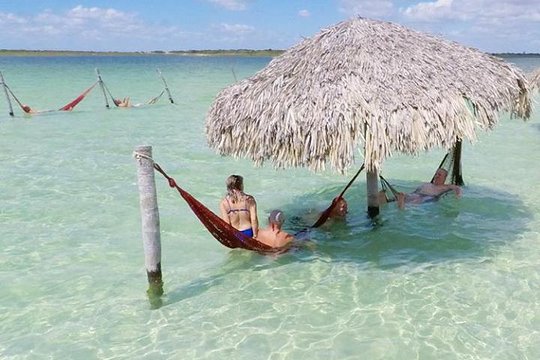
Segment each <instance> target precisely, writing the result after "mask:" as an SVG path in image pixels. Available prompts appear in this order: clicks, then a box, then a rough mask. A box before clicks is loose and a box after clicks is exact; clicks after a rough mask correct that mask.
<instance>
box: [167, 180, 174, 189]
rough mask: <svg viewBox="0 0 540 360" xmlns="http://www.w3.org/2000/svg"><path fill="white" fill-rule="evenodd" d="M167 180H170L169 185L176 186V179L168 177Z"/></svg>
mask: <svg viewBox="0 0 540 360" xmlns="http://www.w3.org/2000/svg"><path fill="white" fill-rule="evenodd" d="M167 180H169V186H170V187H172V188H175V187H176V181H174V179H173V178H168V179H167Z"/></svg>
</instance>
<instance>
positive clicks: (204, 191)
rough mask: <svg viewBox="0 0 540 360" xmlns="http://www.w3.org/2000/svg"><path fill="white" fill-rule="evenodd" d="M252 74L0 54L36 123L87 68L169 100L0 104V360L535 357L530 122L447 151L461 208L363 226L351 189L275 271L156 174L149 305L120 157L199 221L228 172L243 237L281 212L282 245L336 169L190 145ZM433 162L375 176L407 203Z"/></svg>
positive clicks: (272, 262) (447, 202) (334, 183)
mask: <svg viewBox="0 0 540 360" xmlns="http://www.w3.org/2000/svg"><path fill="white" fill-rule="evenodd" d="M509 60H510V61H513V62H515V63H516V64H517V65H518V66H521V67H522V68H523V69H524V70H526V71H529V70H532V69H533V68H535V67H537V66H540V59H538V58H510V59H509ZM268 61H269V59H266V58H195V57H193V58H190V57H167V56H163V57H159V56H152V57H145V56H140V57H80V58H74V57H56V58H55V57H44V58H12V57H9V58H2V57H0V70H1V71H2V72H3V74H4V76H5V78H6V81H7V83H8V84H9V85H10V87H11V89H12V90H13V91H14V92H15V94H16V95H17V96H18V97H19V98H20V99H21V101H23V102H25V103H28V104H30V105H31V106H32V107H34V108H36V109H51V108H58V107H60V106H62V105H64V104H66V103H67V102H69V101H70V100H71V99H73V98H74V97H75V96H77V95H78V94H79V93H80V92H81V91H82V90H83V89H85V88H86V87H88V86H90V85H91V84H92V83H93V82H94V81H95V73H94V69H95V68H99V69H100V70H101V73H102V75H103V78H104V80H105V82H106V84H107V85H108V87H109V89H110V90H111V92H112V93H113V94H114V95H115V96H117V97H123V96H128V95H129V96H131V98H132V100H133V101H134V102H144V101H145V100H148V99H150V98H151V97H153V96H156V95H157V94H159V92H160V91H161V89H162V84H161V81H160V79H159V77H158V76H157V74H156V71H155V69H156V68H160V69H161V71H162V72H163V74H164V75H165V77H166V79H167V81H168V84H169V88H170V89H171V91H172V95H173V97H174V99H175V101H176V105H171V104H169V103H168V102H167V99H166V97H164V98H162V99H161V101H160V102H159V103H158V104H157V105H155V106H151V107H141V108H130V109H106V108H105V106H104V100H103V96H102V94H101V93H100V90H99V88H96V89H95V90H94V91H93V92H92V93H91V94H90V95H89V96H88V98H87V99H86V100H85V101H83V102H82V103H81V104H80V105H79V106H78V107H77V108H76V109H75V111H73V112H71V113H48V114H43V115H37V116H24V115H22V114H21V111H20V110H19V109H17V108H16V109H15V111H16V117H15V118H10V117H9V115H8V107H7V103H6V101H5V99H4V98H3V97H2V98H1V99H0V194H1V195H0V199H1V205H2V206H1V207H0V245H1V248H2V251H1V252H0V283H1V284H2V286H1V287H0V358H2V359H66V358H70V359H305V358H309V359H394V358H399V359H417V358H418V359H537V358H539V357H540V307H539V302H538V299H539V296H540V266H539V260H538V259H540V219H539V216H538V214H539V210H540V205H539V204H540V190H539V189H540V188H539V187H538V184H539V183H540V171H539V170H538V163H539V160H540V121H539V120H540V110H537V112H536V113H535V115H534V116H533V118H532V119H531V121H529V122H526V123H525V122H522V121H517V120H510V119H508V118H506V117H504V118H503V119H502V121H501V123H500V125H499V126H497V128H496V129H495V130H494V131H492V132H488V133H480V135H479V139H478V141H477V142H476V143H474V144H469V143H465V144H464V154H463V156H464V161H463V172H464V178H465V181H466V187H465V188H464V194H463V197H462V199H459V200H458V199H455V198H454V197H453V196H448V197H446V198H445V199H443V200H442V201H440V202H438V203H433V204H426V205H425V206H417V207H411V208H409V209H407V210H406V211H399V210H397V209H396V208H395V206H393V204H390V205H388V206H386V207H384V208H383V209H382V215H381V221H380V223H379V225H378V226H376V227H375V228H373V227H372V226H370V224H369V222H368V221H367V219H366V216H365V208H366V204H365V179H362V177H361V178H360V179H359V180H358V181H357V183H356V185H355V186H353V188H351V189H350V190H349V192H348V194H347V198H348V199H349V205H350V214H349V217H348V219H347V222H346V223H342V224H334V225H333V226H331V227H327V228H322V229H320V230H317V231H314V232H313V233H312V234H311V237H312V244H311V246H310V247H309V248H303V249H300V250H297V251H294V252H291V253H288V254H285V255H282V256H279V257H268V256H261V255H258V254H255V253H250V252H246V251H242V250H230V249H227V248H225V247H223V246H222V245H220V244H219V243H218V242H217V241H216V240H214V239H213V238H212V237H211V236H210V235H209V234H208V232H207V231H206V230H205V229H204V228H203V227H202V226H201V224H200V223H199V222H198V220H197V218H196V217H195V216H194V215H193V213H192V212H191V210H190V209H189V208H188V206H187V205H186V204H185V202H184V201H183V200H182V199H181V198H180V197H179V196H178V194H177V193H176V192H175V191H173V190H171V189H170V188H169V187H168V186H167V184H166V182H165V181H164V179H163V178H161V177H156V181H157V191H158V202H159V209H160V220H161V241H162V252H163V254H162V268H163V280H164V283H165V284H164V289H165V295H164V296H163V304H162V306H161V307H160V308H158V309H151V305H150V303H149V301H148V298H147V296H146V289H147V280H146V273H145V269H144V254H143V248H142V239H141V221H140V213H139V198H138V196H139V195H138V189H137V184H136V165H135V160H134V159H133V157H132V152H133V150H134V148H135V147H136V146H138V145H142V144H144V145H151V146H153V153H154V158H155V160H156V162H158V163H159V164H161V166H162V167H163V168H164V169H165V170H166V171H167V172H168V173H169V174H170V175H171V176H173V177H174V178H176V180H177V181H178V183H179V184H180V185H181V186H182V187H184V188H185V189H186V190H188V191H190V192H191V193H192V194H193V195H194V196H195V197H197V198H198V199H199V200H201V201H202V202H203V203H205V204H207V205H208V206H209V207H210V208H212V209H213V210H217V205H218V201H219V199H220V198H221V196H222V195H223V194H224V180H225V178H226V177H227V176H228V175H229V174H233V173H239V174H242V175H244V176H245V182H246V191H247V192H249V193H251V194H253V195H255V196H256V198H257V200H258V204H259V217H260V219H261V222H262V223H263V224H265V222H266V221H265V217H266V216H267V215H268V213H269V212H270V211H271V210H272V209H274V208H281V209H283V210H284V211H285V212H286V214H288V215H289V219H290V220H291V221H289V222H288V223H287V224H286V228H287V230H290V231H296V230H299V229H301V228H302V227H303V226H304V225H305V223H306V221H307V220H305V219H306V218H309V216H310V215H313V214H308V215H306V214H305V213H306V212H312V213H314V212H315V211H317V210H321V209H323V208H325V207H326V206H327V205H328V204H329V201H330V200H331V199H332V197H334V196H335V195H336V194H337V193H339V191H340V190H341V189H342V187H343V186H344V185H345V184H346V183H347V181H348V180H349V177H350V176H352V174H353V173H354V169H351V173H350V174H348V175H347V176H341V175H335V174H332V173H330V172H328V173H322V174H314V173H311V172H309V171H307V170H304V169H291V170H280V171H277V170H274V169H272V168H271V167H269V166H267V167H263V168H255V167H253V166H252V164H251V163H250V162H249V161H247V160H243V159H239V160H235V159H231V158H222V157H219V156H217V155H215V154H214V152H213V151H212V150H210V149H209V148H208V147H207V145H206V140H205V136H204V118H205V114H206V111H207V110H208V108H209V106H210V104H211V102H212V100H213V98H214V96H215V95H216V94H217V92H218V91H219V90H220V89H222V88H223V87H224V86H226V85H228V84H231V83H232V82H234V80H235V77H236V78H238V79H240V78H243V77H246V76H249V75H251V74H253V73H254V72H256V71H257V70H258V69H261V68H262V67H263V66H264V65H266V64H267V63H268ZM2 96H3V95H2ZM536 100H537V102H538V100H539V99H538V97H536ZM537 109H538V105H537ZM442 156H443V152H442V151H439V150H438V151H433V152H430V153H423V154H420V155H419V156H417V157H407V156H395V157H393V158H392V159H389V160H388V161H387V162H385V165H384V170H383V171H384V174H385V175H386V178H387V179H389V180H390V181H391V182H392V183H393V184H394V185H395V186H396V187H398V188H400V189H403V190H412V189H413V188H414V187H415V185H416V184H417V183H418V182H420V181H424V180H427V179H429V178H430V177H431V175H432V174H433V172H434V170H435V168H436V166H437V164H438V163H439V161H440V159H441V158H442ZM360 163H361V160H360V159H358V165H359V164H360Z"/></svg>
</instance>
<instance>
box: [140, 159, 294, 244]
mask: <svg viewBox="0 0 540 360" xmlns="http://www.w3.org/2000/svg"><path fill="white" fill-rule="evenodd" d="M134 155H135V157H144V158H146V159H148V160H150V161H151V162H152V164H153V167H154V169H155V170H156V171H157V172H159V173H160V174H161V175H163V177H165V179H167V181H168V183H169V186H170V187H171V188H175V189H176V190H177V191H178V193H179V194H180V196H181V197H182V198H183V199H184V200H185V201H186V203H187V204H188V205H189V207H190V208H191V210H192V211H193V213H194V214H195V215H196V216H197V218H198V219H199V221H200V222H201V223H202V224H203V225H204V227H206V229H207V230H208V231H209V232H210V234H212V236H213V237H214V238H215V239H216V240H218V241H219V242H220V243H221V244H222V245H224V246H226V247H228V248H231V249H235V248H241V249H246V250H252V251H256V252H259V253H262V254H276V253H282V252H285V251H286V250H288V249H289V247H288V246H285V247H281V248H274V247H271V246H269V245H266V244H263V243H261V242H260V241H258V240H257V239H254V238H252V237H249V236H247V235H244V234H243V233H242V232H240V231H238V230H237V229H235V228H234V227H233V226H232V225H230V224H229V223H227V222H226V221H224V220H223V219H222V218H221V217H219V216H218V215H216V214H215V213H214V212H212V211H211V210H210V209H208V208H207V207H206V206H205V205H204V204H203V203H201V202H200V201H198V200H197V199H195V198H194V197H193V196H192V195H191V194H190V193H188V192H187V191H185V190H184V189H182V188H181V187H180V186H178V184H177V183H176V180H174V178H172V177H170V176H169V175H167V173H166V172H165V171H164V170H163V169H162V168H161V166H159V164H157V163H155V162H154V161H153V160H152V159H151V158H149V157H148V156H145V155H143V154H139V153H134Z"/></svg>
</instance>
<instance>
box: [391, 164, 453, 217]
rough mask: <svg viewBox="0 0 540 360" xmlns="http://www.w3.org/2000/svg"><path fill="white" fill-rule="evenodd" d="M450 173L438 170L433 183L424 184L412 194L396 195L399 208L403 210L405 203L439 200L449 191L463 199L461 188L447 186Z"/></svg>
mask: <svg viewBox="0 0 540 360" xmlns="http://www.w3.org/2000/svg"><path fill="white" fill-rule="evenodd" d="M447 176H448V171H446V170H445V169H443V168H439V169H437V171H436V172H435V176H434V177H433V182H428V183H423V184H422V185H420V186H419V187H417V188H416V190H414V191H413V192H412V193H408V194H405V193H403V192H399V193H397V194H396V200H397V204H398V207H399V208H400V209H403V208H404V207H405V203H410V204H421V203H425V202H429V201H435V200H438V199H439V197H440V196H441V195H443V194H445V193H447V192H449V191H454V193H455V194H456V196H457V197H458V198H459V197H461V188H460V187H459V186H457V185H454V184H445V182H446V177H447Z"/></svg>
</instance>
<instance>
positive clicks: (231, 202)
mask: <svg viewBox="0 0 540 360" xmlns="http://www.w3.org/2000/svg"><path fill="white" fill-rule="evenodd" d="M226 185H227V195H226V196H225V198H223V200H221V203H220V204H219V208H220V211H221V218H222V219H223V220H224V221H226V222H227V223H228V224H230V225H231V226H233V227H234V228H235V229H238V230H239V231H240V232H242V233H243V234H244V235H247V236H249V237H256V236H257V233H258V231H259V219H258V218H257V202H256V201H255V198H253V196H251V195H248V194H246V193H244V178H243V177H242V176H240V175H231V176H229V177H228V178H227V181H226Z"/></svg>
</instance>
